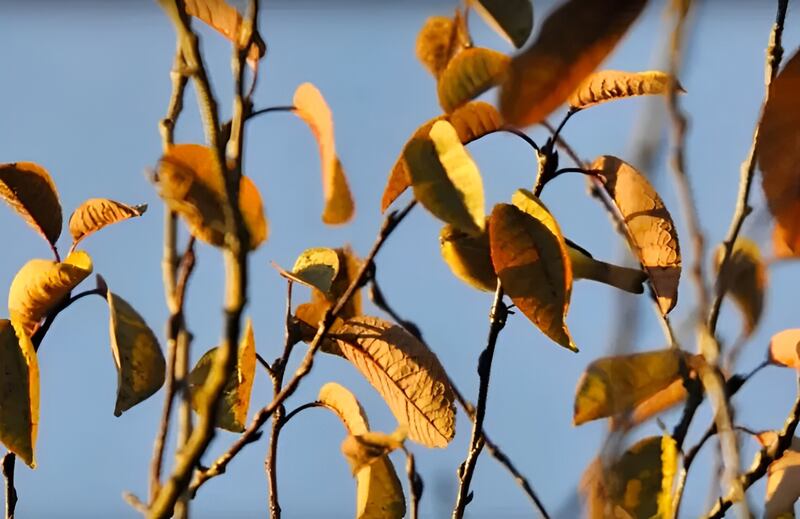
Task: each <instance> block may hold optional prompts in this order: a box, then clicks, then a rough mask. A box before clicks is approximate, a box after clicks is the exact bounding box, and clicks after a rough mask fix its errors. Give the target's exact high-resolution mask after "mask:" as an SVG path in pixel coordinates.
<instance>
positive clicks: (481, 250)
mask: <svg viewBox="0 0 800 519" xmlns="http://www.w3.org/2000/svg"><path fill="white" fill-rule="evenodd" d="M439 246H440V249H441V253H442V259H444V262H445V263H446V264H447V266H448V267H450V271H451V272H452V273H453V275H455V276H456V277H457V278H458V279H460V280H461V281H463V282H464V283H466V284H468V285H470V286H471V287H474V288H477V289H478V290H484V291H486V292H493V291H494V290H495V288H497V274H495V273H494V265H492V255H491V251H490V248H489V233H488V232H487V231H486V230H484V231H483V232H482V233H480V234H479V235H477V236H471V235H469V234H467V233H465V232H463V231H459V230H458V229H456V228H455V227H453V226H452V225H445V226H444V227H442V231H441V232H440V233H439Z"/></svg>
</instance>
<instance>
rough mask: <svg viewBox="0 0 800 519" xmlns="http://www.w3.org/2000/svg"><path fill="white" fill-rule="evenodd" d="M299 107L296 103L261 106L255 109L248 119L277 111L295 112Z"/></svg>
mask: <svg viewBox="0 0 800 519" xmlns="http://www.w3.org/2000/svg"><path fill="white" fill-rule="evenodd" d="M295 110H297V108H296V107H295V106H294V105H287V106H269V107H267V108H259V109H258V110H254V111H253V112H251V113H250V115H248V116H247V118H248V119H253V118H255V117H258V116H259V115H264V114H270V113H275V112H294V111H295Z"/></svg>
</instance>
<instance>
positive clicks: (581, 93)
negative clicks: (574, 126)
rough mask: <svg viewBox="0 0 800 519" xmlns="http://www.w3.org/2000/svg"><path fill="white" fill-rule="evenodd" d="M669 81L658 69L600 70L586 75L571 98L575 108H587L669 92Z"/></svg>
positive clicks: (570, 102) (667, 75) (570, 103)
mask: <svg viewBox="0 0 800 519" xmlns="http://www.w3.org/2000/svg"><path fill="white" fill-rule="evenodd" d="M670 82H671V77H670V75H669V74H667V73H665V72H660V71H658V70H648V71H645V72H623V71H620V70H601V71H599V72H595V73H593V74H591V75H589V77H587V78H586V79H584V80H583V82H582V83H581V84H580V85H578V88H577V89H575V91H574V92H572V94H571V95H570V96H569V100H568V101H569V105H570V106H571V107H572V108H577V109H584V108H589V107H590V106H594V105H597V104H601V103H605V102H608V101H615V100H617V99H624V98H626V97H634V96H643V95H660V94H666V93H667V92H668V91H669V86H670ZM677 88H678V90H679V91H680V92H685V90H684V89H683V87H682V86H680V84H679V85H677Z"/></svg>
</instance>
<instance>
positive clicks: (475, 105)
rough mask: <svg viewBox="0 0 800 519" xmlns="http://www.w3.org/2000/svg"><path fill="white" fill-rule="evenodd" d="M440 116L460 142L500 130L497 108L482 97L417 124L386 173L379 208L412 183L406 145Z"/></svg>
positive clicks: (423, 135)
mask: <svg viewBox="0 0 800 519" xmlns="http://www.w3.org/2000/svg"><path fill="white" fill-rule="evenodd" d="M442 120H444V121H448V122H449V123H450V124H452V125H453V128H455V129H456V132H457V133H458V138H459V139H460V140H461V144H469V143H470V142H472V141H474V140H477V139H480V138H481V137H483V136H484V135H487V134H489V133H494V132H496V131H498V130H500V128H501V127H502V121H501V120H500V114H498V113H497V110H495V108H494V107H493V106H492V105H490V104H488V103H484V102H483V101H473V102H471V103H467V104H465V105H464V106H462V107H460V108H457V109H456V110H455V111H454V112H453V113H451V114H449V115H440V116H439V117H435V118H433V119H431V120H430V121H428V122H427V123H425V124H423V125H422V126H420V127H419V128H417V130H416V131H415V132H414V134H413V135H412V136H411V138H410V139H409V141H408V143H406V145H405V146H404V147H403V152H402V153H401V154H400V157H398V158H397V161H396V162H395V163H394V166H393V167H392V172H391V173H390V175H389V180H388V182H387V183H386V187H385V188H384V191H383V197H382V199H381V212H384V211H386V209H388V208H389V206H390V205H391V204H392V202H394V201H395V200H396V199H397V197H399V196H400V195H401V194H403V191H405V190H406V189H407V188H408V187H409V186H410V185H411V176H410V174H409V172H408V163H407V162H406V159H405V149H406V148H407V147H408V145H409V144H410V143H411V142H413V141H414V140H415V139H426V138H427V137H428V134H429V133H430V131H431V128H432V127H433V125H434V124H435V123H436V122H437V121H442Z"/></svg>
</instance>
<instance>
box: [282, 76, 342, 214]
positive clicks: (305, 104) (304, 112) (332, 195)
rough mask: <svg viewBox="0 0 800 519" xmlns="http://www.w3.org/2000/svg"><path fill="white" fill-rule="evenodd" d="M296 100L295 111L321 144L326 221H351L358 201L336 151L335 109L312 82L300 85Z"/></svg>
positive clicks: (320, 155)
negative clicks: (354, 197)
mask: <svg viewBox="0 0 800 519" xmlns="http://www.w3.org/2000/svg"><path fill="white" fill-rule="evenodd" d="M293 103H294V113H295V114H297V116H298V117H300V118H301V119H302V120H303V121H305V123H306V124H307V125H308V127H309V128H311V132H312V133H313V134H314V138H315V139H316V140H317V144H318V145H319V157H320V162H321V164H322V193H323V196H324V198H325V209H323V211H322V221H323V222H325V223H327V224H332V225H333V224H343V223H347V222H349V221H350V220H351V219H352V218H353V213H354V211H355V205H354V203H353V196H352V195H351V194H350V187H349V186H348V185H347V178H346V177H345V175H344V169H343V168H342V163H341V162H340V161H339V157H338V156H337V155H336V143H335V140H334V133H333V116H332V115H331V109H330V108H329V107H328V103H326V102H325V98H324V97H322V94H321V93H320V91H319V90H317V87H315V86H314V85H312V84H311V83H303V84H302V85H300V86H299V87H297V90H295V92H294V101H293Z"/></svg>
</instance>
